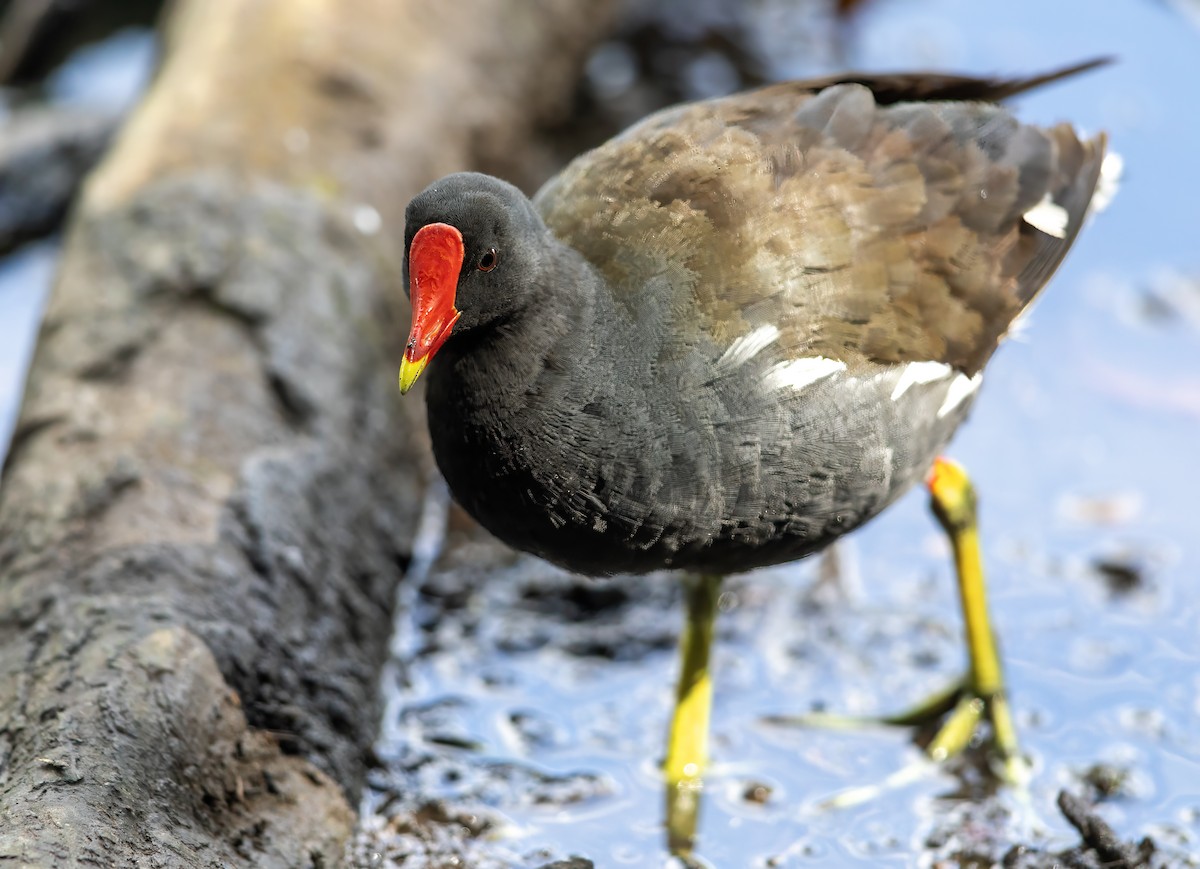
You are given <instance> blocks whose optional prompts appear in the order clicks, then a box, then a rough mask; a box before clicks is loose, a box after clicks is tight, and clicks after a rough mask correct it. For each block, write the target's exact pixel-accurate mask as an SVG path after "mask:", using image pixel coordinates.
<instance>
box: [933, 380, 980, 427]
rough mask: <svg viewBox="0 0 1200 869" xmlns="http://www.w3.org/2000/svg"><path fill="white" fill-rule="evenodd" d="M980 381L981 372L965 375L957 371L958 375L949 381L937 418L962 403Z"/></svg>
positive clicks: (976, 387)
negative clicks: (970, 375)
mask: <svg viewBox="0 0 1200 869" xmlns="http://www.w3.org/2000/svg"><path fill="white" fill-rule="evenodd" d="M982 382H983V374H982V372H981V373H979V374H976V375H975V376H974V377H967V375H965V374H963V373H961V372H959V374H958V376H957V377H955V378H954V379H953V380H952V381H950V389H949V390H947V391H946V400H945V401H943V402H942V406H941V407H939V408H938V414H937V415H938V419H941V418H942V417H943V416H945V415H946V414H948V413H949V412H950V411H952V410H954V408H956V407H958V406H959V405H960V404H962V403H963V401H965V400H966V398H967V396H969V395H972V394H973V393H974V392H975V390H976V389H978V388H979V384H980V383H982Z"/></svg>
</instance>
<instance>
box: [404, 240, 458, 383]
mask: <svg viewBox="0 0 1200 869" xmlns="http://www.w3.org/2000/svg"><path fill="white" fill-rule="evenodd" d="M464 251H465V248H464V246H463V239H462V233H461V232H459V231H458V230H457V229H455V228H454V227H453V226H450V225H449V224H448V223H430V224H428V225H426V226H422V227H421V228H420V229H419V230H418V231H417V234H416V235H414V236H413V240H412V245H411V246H410V247H409V249H408V280H409V287H408V290H409V295H410V296H411V298H412V330H411V331H410V332H409V333H408V347H407V348H406V349H405V351H404V361H403V362H402V363H401V364H400V393H401V394H404V393H406V392H408V390H410V389H411V388H412V385H413V384H414V383H415V382H416V380H417V378H418V377H420V376H421V372H422V371H424V370H425V366H426V365H427V364H429V360H430V359H432V358H433V354H435V353H437V351H438V350H439V349H440V348H441V346H442V345H443V344H444V343H446V339H447V338H449V337H450V331H451V330H452V329H453V328H454V324H455V323H456V322H458V318H459V316H460V313H459V310H458V309H457V308H455V307H454V295H455V293H456V291H457V290H458V274H459V272H460V271H461V270H462V264H463V253H464Z"/></svg>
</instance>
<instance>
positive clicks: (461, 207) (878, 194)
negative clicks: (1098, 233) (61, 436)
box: [399, 59, 1108, 788]
mask: <svg viewBox="0 0 1200 869" xmlns="http://www.w3.org/2000/svg"><path fill="white" fill-rule="evenodd" d="M1104 62H1106V61H1105V60H1103V59H1101V60H1095V61H1089V62H1086V63H1082V64H1077V65H1074V66H1071V67H1068V68H1065V69H1059V70H1055V71H1052V72H1049V73H1046V74H1043V75H1036V76H1029V77H1019V78H980V77H971V76H960V75H949V74H940V73H898V74H877V75H876V74H860V73H850V74H844V75H835V76H829V77H826V78H823V79H815V80H807V81H792V82H785V83H779V84H774V85H768V86H766V87H762V88H759V89H756V90H750V91H746V92H741V93H736V94H733V95H731V96H726V97H720V98H716V99H709V100H704V101H699V102H692V103H686V104H682V105H678V106H675V107H671V108H667V109H665V110H662V111H660V112H658V113H656V114H653V115H650V116H649V117H647V118H645V119H644V120H642V121H640V122H638V123H636V124H634V125H633V126H631V127H630V128H628V129H626V130H625V131H624V132H622V133H620V134H618V135H617V136H615V137H614V138H612V139H610V140H609V141H607V142H605V143H603V144H601V145H599V146H598V147H596V148H594V149H592V150H590V151H588V152H586V153H583V154H581V155H580V156H578V157H576V158H575V159H574V160H573V161H571V162H570V163H569V164H568V165H567V166H566V167H565V168H563V169H562V171H561V172H559V173H558V174H557V175H556V176H554V177H552V178H551V179H550V180H549V181H547V182H546V183H545V185H544V186H542V188H541V189H540V190H539V191H538V192H537V193H536V194H535V195H534V196H533V197H532V198H528V197H527V196H526V195H525V194H524V193H522V192H521V191H520V190H518V189H517V188H516V187H514V186H512V185H511V184H509V183H507V182H505V181H503V180H500V179H497V178H494V177H491V176H488V175H484V174H479V173H474V172H461V173H456V174H452V175H449V176H447V177H444V178H441V179H439V180H437V181H434V182H433V183H432V184H430V185H429V186H428V187H427V188H426V189H425V190H424V191H422V192H421V193H420V194H418V195H417V196H416V197H414V198H413V199H412V200H411V202H410V203H409V205H408V207H407V209H406V212H405V221H406V225H405V240H404V244H405V251H404V273H403V279H404V283H405V287H406V289H407V291H408V293H409V297H410V300H411V306H412V321H411V330H410V332H409V336H408V343H407V345H406V347H405V351H404V355H403V359H402V362H401V367H400V376H399V380H400V391H401V393H407V392H409V390H411V389H412V388H413V386H414V384H415V383H416V382H417V380H418V378H422V380H423V381H424V383H425V384H426V390H425V393H426V394H425V398H426V404H427V410H428V414H427V418H428V426H429V433H430V437H431V443H432V448H433V453H434V456H435V458H436V461H437V465H438V467H439V469H440V470H441V473H442V475H443V476H444V477H445V479H446V481H447V483H448V484H449V488H450V491H451V492H452V493H453V495H454V497H455V499H456V500H457V501H458V502H459V503H460V504H461V505H462V507H463V508H465V510H466V511H467V512H468V513H469V514H470V515H471V516H473V517H474V518H475V519H476V520H477V521H478V522H479V524H481V525H482V526H483V527H484V528H485V529H487V530H488V531H489V532H491V533H492V534H493V535H495V536H496V537H497V538H499V539H500V540H501V541H503V542H505V543H507V544H508V545H510V546H512V547H514V548H515V549H518V550H522V551H525V552H529V553H533V554H534V555H537V556H539V557H541V558H543V559H545V560H547V561H549V562H552V563H554V564H556V565H559V566H561V567H563V568H566V569H567V570H570V571H574V572H577V573H582V574H588V575H597V576H600V575H613V574H623V573H648V572H655V571H665V570H670V571H678V572H680V574H681V575H682V576H683V577H684V578H685V579H684V584H685V603H686V608H687V621H686V624H685V629H684V631H683V635H682V638H681V666H680V676H679V683H678V686H677V689H676V706H675V711H674V715H673V719H672V723H671V725H670V729H669V736H668V740H667V749H666V759H665V761H664V770H665V775H666V780H667V783H668V787H669V788H670V787H675V788H679V787H682V786H683V785H686V784H688V783H692V782H695V781H697V780H698V779H699V778H700V777H701V776H702V775H703V771H704V769H705V766H706V764H707V761H708V747H707V744H708V719H709V709H710V707H711V702H712V684H711V679H710V676H709V665H708V662H709V648H710V646H711V643H712V635H713V627H712V625H713V619H714V618H715V614H716V610H717V605H716V601H717V597H718V594H719V588H720V582H721V578H722V577H724V576H727V575H729V574H731V573H737V572H741V571H746V570H750V569H752V568H756V567H761V566H764V565H772V564H780V563H783V562H790V561H793V560H796V559H800V558H803V557H804V556H807V555H810V554H812V553H815V552H818V551H820V550H822V549H823V548H825V547H826V546H828V545H829V544H830V543H832V542H833V541H834V540H836V539H837V538H839V537H841V536H842V535H844V534H847V533H848V532H850V531H852V530H854V529H855V528H857V527H859V526H860V525H862V524H863V523H864V522H866V521H868V520H869V519H871V518H872V517H874V516H876V515H877V514H878V513H879V512H880V511H881V510H883V509H884V508H886V507H887V506H888V505H889V504H891V503H892V502H894V501H895V500H896V499H897V498H898V497H899V496H900V495H901V494H903V493H904V492H906V491H907V490H909V489H910V488H911V487H913V486H915V485H917V484H919V483H920V482H922V481H925V482H926V484H927V485H928V487H929V490H930V493H931V499H932V503H933V506H934V512H935V514H936V515H937V516H938V518H939V521H941V523H942V525H943V527H944V528H945V529H946V531H947V533H948V534H949V535H950V539H951V542H952V544H953V548H954V552H955V555H956V565H957V573H958V580H959V586H960V590H961V593H962V601H963V610H964V614H965V621H966V636H967V647H968V657H969V660H970V665H969V669H968V675H967V677H966V678H965V679H964V681H963V683H962V684H960V685H957V686H956V690H955V691H954V692H952V693H950V694H947V695H946V696H945V697H944V698H943V700H942V702H939V703H938V704H936V705H937V711H938V713H939V714H948V715H949V718H948V719H947V723H946V724H945V725H944V726H943V728H942V731H941V732H940V733H939V735H938V737H936V738H935V740H934V743H933V745H934V746H935V748H934V749H933V750H932V753H933V754H934V755H935V756H944V755H946V754H949V753H952V752H954V751H957V750H960V749H961V748H962V747H963V746H964V745H965V744H966V743H967V742H968V741H969V739H970V737H971V733H972V732H973V731H974V728H975V726H976V725H977V724H978V722H979V719H980V717H981V716H983V715H987V716H988V717H990V718H991V720H992V726H993V739H994V741H995V742H996V743H997V748H998V751H999V753H1000V755H1001V756H1002V757H1003V758H1004V759H1005V761H1006V762H1009V763H1011V762H1012V761H1013V758H1014V757H1015V756H1016V754H1017V744H1016V736H1015V730H1014V728H1013V726H1012V720H1011V714H1010V712H1009V711H1008V705H1007V701H1006V699H1005V692H1004V685H1003V678H1002V668H1001V664H1000V660H999V652H998V649H997V646H996V642H995V639H994V634H993V631H992V627H991V624H990V621H989V619H988V616H987V612H986V596H985V583H984V577H983V568H982V557H981V555H980V548H979V545H978V537H977V534H976V530H975V528H976V524H975V510H974V504H975V494H974V489H973V487H972V486H971V484H970V480H969V478H968V477H967V476H966V473H965V471H964V470H963V469H962V468H961V466H959V465H957V464H955V463H953V462H951V461H950V460H948V459H945V458H942V452H943V450H944V449H945V447H946V445H947V443H948V442H949V440H950V438H951V436H952V435H953V434H954V432H955V430H956V429H957V428H958V427H959V425H960V424H961V423H962V422H963V420H964V419H965V418H966V417H967V415H968V412H969V411H970V409H971V407H972V404H973V402H974V401H975V399H976V396H977V394H978V392H979V388H980V385H981V381H982V375H983V370H984V367H985V365H986V364H987V362H988V361H989V360H990V358H991V357H992V355H993V353H994V352H995V351H996V349H997V347H998V346H999V345H1000V344H1001V343H1002V342H1003V340H1004V338H1005V336H1006V335H1007V334H1008V333H1009V332H1010V330H1012V329H1013V328H1014V323H1015V322H1016V321H1017V319H1018V317H1019V316H1020V315H1022V313H1023V312H1025V311H1026V310H1027V309H1028V307H1029V306H1030V304H1031V303H1032V302H1033V300H1034V299H1035V298H1036V297H1037V296H1038V294H1039V292H1040V291H1041V289H1042V288H1043V286H1044V285H1045V284H1046V282H1047V281H1048V280H1049V279H1050V277H1051V275H1052V274H1053V273H1054V272H1055V270H1056V269H1057V268H1058V266H1059V264H1060V263H1061V262H1062V260H1063V257H1064V256H1065V255H1066V253H1067V251H1068V249H1070V247H1071V246H1072V243H1073V242H1074V240H1075V238H1076V236H1077V234H1078V233H1079V231H1080V229H1081V227H1082V226H1083V224H1084V222H1085V220H1086V219H1087V217H1088V215H1089V213H1090V212H1091V211H1092V210H1094V207H1095V206H1096V205H1097V204H1098V202H1099V199H1100V198H1101V197H1102V196H1103V195H1106V194H1105V192H1104V189H1105V183H1104V179H1105V177H1106V174H1107V170H1106V169H1105V167H1106V155H1107V153H1108V150H1107V140H1106V137H1105V135H1104V134H1103V133H1100V134H1096V135H1094V136H1091V137H1087V136H1085V135H1084V134H1082V133H1080V132H1078V131H1076V130H1075V129H1074V128H1073V127H1072V126H1070V125H1069V124H1067V123H1060V124H1057V125H1055V126H1048V127H1041V126H1036V125H1031V124H1026V123H1022V122H1020V121H1019V120H1018V119H1017V118H1016V117H1015V116H1014V115H1013V114H1012V113H1011V112H1010V111H1009V110H1008V108H1006V107H1005V106H1003V105H1002V104H1001V101H1002V100H1004V99H1007V98H1008V97H1011V96H1014V95H1017V94H1020V93H1023V92H1026V91H1028V90H1031V89H1033V88H1035V87H1039V86H1042V85H1045V84H1048V83H1050V82H1053V81H1057V80H1060V79H1063V78H1066V77H1068V76H1072V75H1075V74H1078V73H1081V72H1084V71H1085V70H1089V69H1092V68H1094V67H1096V66H1099V65H1101V64H1102V63H1104ZM427 368H428V371H427V373H425V372H426V369H427ZM926 711H928V710H926Z"/></svg>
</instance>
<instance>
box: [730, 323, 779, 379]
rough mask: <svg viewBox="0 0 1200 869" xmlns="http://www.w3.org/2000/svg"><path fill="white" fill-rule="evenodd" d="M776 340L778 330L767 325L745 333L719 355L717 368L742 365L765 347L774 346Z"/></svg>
mask: <svg viewBox="0 0 1200 869" xmlns="http://www.w3.org/2000/svg"><path fill="white" fill-rule="evenodd" d="M778 338H779V330H778V329H777V328H776V327H774V326H772V325H771V324H769V323H768V324H767V325H765V326H759V327H758V328H757V329H755V330H753V331H752V332H747V333H746V334H745V335H743V336H742V337H740V338H738V339H737V340H735V341H734V342H733V343H732V344H730V345H729V347H728V349H726V351H725V352H724V353H722V354H721V358H720V359H718V360H717V366H718V367H720V368H734V367H736V366H738V365H744V364H746V363H747V362H749V361H750V360H751V359H753V358H754V357H755V356H757V355H758V354H759V353H761V352H762V351H763V350H765V349H766V348H767V347H769V346H771V345H772V344H774V343H775V341H776V339H778Z"/></svg>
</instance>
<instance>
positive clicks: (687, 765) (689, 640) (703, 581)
mask: <svg viewBox="0 0 1200 869" xmlns="http://www.w3.org/2000/svg"><path fill="white" fill-rule="evenodd" d="M684 583H685V585H684V597H685V603H686V615H685V621H684V626H683V634H682V635H681V636H680V639H679V652H680V654H679V659H680V665H679V685H678V687H677V688H676V691H675V712H674V715H673V716H672V719H671V729H670V732H669V733H668V736H667V756H666V760H665V761H664V763H663V772H664V773H665V776H666V789H667V790H666V804H667V806H666V807H667V841H668V846H669V848H670V850H671V852H672V853H675V854H688V853H690V851H691V848H692V844H693V842H694V841H695V838H696V824H697V820H698V818H699V813H700V777H701V775H703V773H704V770H705V767H707V766H708V730H709V717H710V712H711V710H712V694H713V690H712V676H711V674H710V673H709V669H708V658H709V649H710V648H711V647H712V640H713V625H714V622H715V621H716V616H717V599H718V597H719V595H720V591H721V577H719V576H688V577H686V578H685V579H684Z"/></svg>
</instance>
